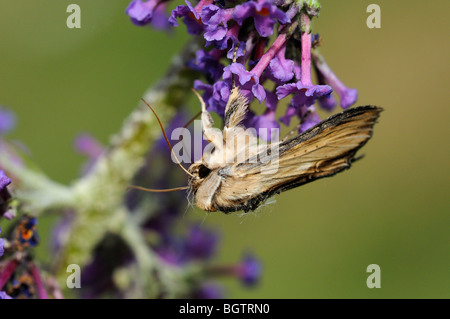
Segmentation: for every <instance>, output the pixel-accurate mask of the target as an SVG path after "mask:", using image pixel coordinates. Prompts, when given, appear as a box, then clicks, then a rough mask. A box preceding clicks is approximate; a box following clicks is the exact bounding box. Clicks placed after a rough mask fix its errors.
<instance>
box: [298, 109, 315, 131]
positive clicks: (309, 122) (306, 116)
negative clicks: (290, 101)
mask: <svg viewBox="0 0 450 319" xmlns="http://www.w3.org/2000/svg"><path fill="white" fill-rule="evenodd" d="M299 117H300V121H301V125H300V129H299V133H302V132H304V131H306V130H309V129H310V128H311V127H313V126H314V125H316V124H318V123H319V122H320V117H319V116H318V115H317V113H316V110H315V108H314V105H311V106H309V107H306V106H302V107H300V110H299Z"/></svg>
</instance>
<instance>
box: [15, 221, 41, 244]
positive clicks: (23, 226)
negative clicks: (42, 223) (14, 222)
mask: <svg viewBox="0 0 450 319" xmlns="http://www.w3.org/2000/svg"><path fill="white" fill-rule="evenodd" d="M36 225H37V219H36V217H31V216H26V217H24V218H23V219H22V221H21V222H20V224H19V226H18V227H17V229H16V239H17V241H18V244H20V245H21V246H22V247H28V246H31V247H34V246H36V245H37V244H38V243H39V234H38V232H37V230H36Z"/></svg>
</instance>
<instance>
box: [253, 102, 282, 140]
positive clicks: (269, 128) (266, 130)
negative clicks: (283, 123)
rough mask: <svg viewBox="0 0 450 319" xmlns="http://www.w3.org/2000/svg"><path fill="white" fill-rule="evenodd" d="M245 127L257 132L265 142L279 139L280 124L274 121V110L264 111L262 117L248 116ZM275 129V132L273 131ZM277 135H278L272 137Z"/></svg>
mask: <svg viewBox="0 0 450 319" xmlns="http://www.w3.org/2000/svg"><path fill="white" fill-rule="evenodd" d="M246 126H247V127H253V128H255V129H256V130H257V132H258V135H259V137H260V138H262V139H263V140H265V141H272V140H273V139H278V138H279V132H280V131H279V129H280V124H279V123H278V122H277V121H276V118H275V110H272V109H270V108H268V109H266V111H265V112H264V114H262V115H254V116H250V117H249V120H247V121H246ZM273 129H277V130H278V131H277V130H273ZM274 134H278V135H274Z"/></svg>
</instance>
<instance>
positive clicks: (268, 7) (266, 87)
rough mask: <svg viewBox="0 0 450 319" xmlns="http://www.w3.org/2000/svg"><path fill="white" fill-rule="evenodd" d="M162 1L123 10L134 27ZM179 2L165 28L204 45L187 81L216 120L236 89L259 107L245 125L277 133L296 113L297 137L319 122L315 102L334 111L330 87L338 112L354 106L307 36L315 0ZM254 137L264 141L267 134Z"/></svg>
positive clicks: (144, 21)
mask: <svg viewBox="0 0 450 319" xmlns="http://www.w3.org/2000/svg"><path fill="white" fill-rule="evenodd" d="M166 3H167V2H166V1H161V0H148V1H146V2H142V1H141V0H134V1H132V2H131V3H130V6H129V7H128V9H127V11H126V12H127V14H128V15H129V16H130V18H131V20H132V21H133V22H134V23H136V22H135V21H136V19H137V20H139V21H140V22H141V23H136V24H138V25H145V24H149V23H150V22H151V21H152V17H154V16H155V8H158V7H160V6H161V5H162V4H164V5H165V4H166ZM185 3H186V5H179V6H177V7H176V8H175V9H174V10H173V11H172V13H171V14H170V17H169V19H168V23H169V24H170V25H171V26H178V19H182V20H183V22H184V24H185V25H186V27H187V31H188V33H189V34H192V35H202V36H203V38H204V40H205V48H203V49H201V50H199V51H198V52H197V53H196V56H195V58H194V59H193V60H192V61H191V62H190V63H189V65H188V66H189V67H191V68H192V69H193V70H196V71H198V72H199V73H201V74H203V76H204V79H203V80H201V79H197V80H196V81H195V82H194V88H195V89H196V90H200V91H203V99H204V100H205V102H206V104H207V107H208V110H210V111H214V112H216V113H217V114H219V115H220V116H223V115H224V110H225V106H226V103H227V101H228V97H229V94H230V91H231V89H232V87H233V85H236V86H239V87H240V89H241V91H242V93H243V94H244V95H245V96H246V97H247V98H248V100H249V101H251V100H252V99H256V100H258V102H259V103H263V102H264V103H265V106H266V111H265V112H263V114H261V115H256V114H254V113H252V112H250V113H249V114H248V115H247V119H246V122H245V123H246V125H247V126H251V127H254V128H255V129H257V130H260V129H267V130H266V131H269V129H271V128H279V127H280V125H279V123H283V124H284V125H287V126H289V125H290V123H291V118H292V117H293V116H296V117H297V118H298V119H299V121H300V129H299V130H300V132H303V131H305V130H307V129H309V128H311V127H312V126H314V125H315V124H317V123H318V122H320V117H319V116H318V115H317V113H316V108H315V104H316V102H318V104H319V105H320V107H322V108H323V109H325V110H327V111H331V110H333V109H334V107H335V105H336V101H335V98H334V96H333V95H332V92H333V90H335V93H336V94H337V95H338V96H339V98H340V105H341V107H342V108H347V107H349V106H351V105H353V104H354V103H355V102H356V99H357V91H356V90H355V89H351V88H348V87H346V86H345V85H344V84H343V83H342V82H341V81H340V80H339V79H338V78H337V76H336V75H335V74H334V73H333V72H332V71H331V69H330V68H329V67H328V65H327V64H326V63H325V60H324V59H323V57H322V56H320V54H319V53H318V50H317V48H316V46H317V45H318V43H319V41H317V40H318V36H317V35H316V36H314V37H313V36H312V34H311V24H310V20H311V18H312V17H314V16H316V15H317V14H318V10H319V9H320V5H318V4H317V1H298V2H296V1H293V2H292V1H272V0H255V1H245V2H235V1H231V0H230V1H214V0H200V1H199V2H198V3H196V4H195V3H193V2H191V1H189V0H186V1H185ZM130 8H131V9H130ZM140 17H145V18H140ZM274 35H275V37H274V40H273V41H272V40H271V37H272V36H274ZM270 43H271V44H270ZM269 44H270V45H269ZM312 45H313V46H314V47H312ZM311 56H313V60H311ZM311 65H313V68H314V70H315V71H316V73H317V79H318V82H319V84H317V85H314V84H313V83H312V81H311V69H312V67H311ZM270 82H272V84H271V83H270ZM287 97H290V103H289V105H288V107H287V109H286V112H285V114H284V115H283V116H281V117H280V118H279V119H277V118H276V113H277V108H278V102H279V101H280V100H282V99H284V98H287ZM263 131H264V130H263ZM260 132H261V131H260ZM261 137H262V138H264V139H266V140H270V139H271V135H270V134H264V133H263V134H262V136H261Z"/></svg>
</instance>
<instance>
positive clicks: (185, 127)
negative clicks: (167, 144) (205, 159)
mask: <svg viewBox="0 0 450 319" xmlns="http://www.w3.org/2000/svg"><path fill="white" fill-rule="evenodd" d="M200 115H202V112H198V113H197V114H196V115H194V117H193V118H191V119H190V120H189V122H187V123H186V125H184V126H183V129H184V130H185V129H187V127H188V126H189V125H191V123H192V122H194V121H195V119H196V118H198V117H199V116H200ZM180 141H181V143H182V145H183V147H184V139H183V135H181V137H180ZM186 153H187V154H188V156H189V158H191V153H190V152H189V151H188V150H187V149H186Z"/></svg>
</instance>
